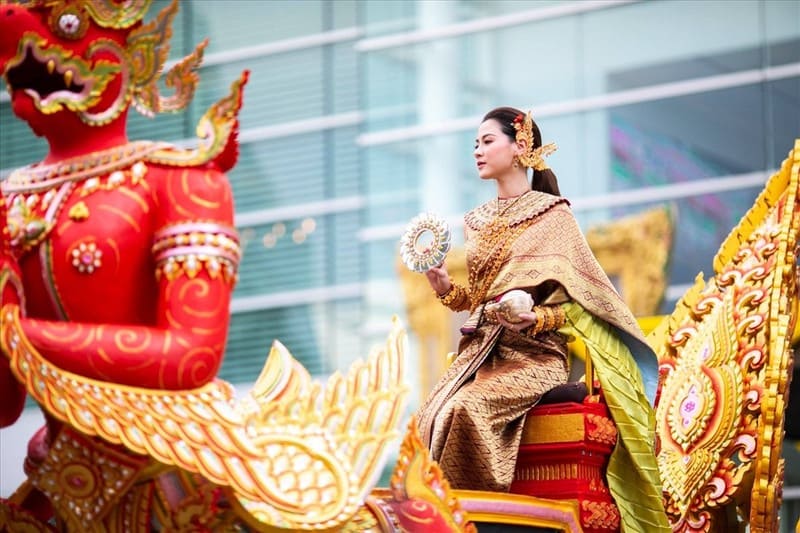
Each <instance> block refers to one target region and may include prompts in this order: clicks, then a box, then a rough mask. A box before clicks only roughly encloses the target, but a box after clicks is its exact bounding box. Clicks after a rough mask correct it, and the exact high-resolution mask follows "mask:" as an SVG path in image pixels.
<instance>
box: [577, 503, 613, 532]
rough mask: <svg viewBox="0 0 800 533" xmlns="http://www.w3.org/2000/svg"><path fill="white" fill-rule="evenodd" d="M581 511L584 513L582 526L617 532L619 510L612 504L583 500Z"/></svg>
mask: <svg viewBox="0 0 800 533" xmlns="http://www.w3.org/2000/svg"><path fill="white" fill-rule="evenodd" d="M581 511H582V512H583V513H584V516H583V525H584V526H587V527H590V528H594V529H606V530H608V531H618V530H619V509H617V506H616V505H614V504H613V503H607V502H593V501H588V500H583V501H582V502H581Z"/></svg>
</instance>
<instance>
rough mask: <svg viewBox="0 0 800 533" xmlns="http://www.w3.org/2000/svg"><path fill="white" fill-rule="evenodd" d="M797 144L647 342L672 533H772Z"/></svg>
mask: <svg viewBox="0 0 800 533" xmlns="http://www.w3.org/2000/svg"><path fill="white" fill-rule="evenodd" d="M798 174H800V141H798V142H797V143H796V145H795V149H794V151H793V152H791V153H790V154H789V158H788V159H787V160H786V161H784V163H783V165H782V167H781V170H780V171H779V172H778V173H777V174H775V175H774V176H773V177H772V178H771V179H770V180H769V182H768V184H767V186H766V188H765V190H764V191H763V192H762V194H761V196H760V197H759V198H758V200H757V201H756V203H755V205H754V206H753V207H752V208H751V209H750V211H749V212H748V213H747V215H746V216H745V217H744V218H743V219H742V221H741V222H740V224H739V225H738V226H737V227H736V228H735V229H734V230H733V231H732V232H731V234H730V236H729V237H728V238H727V239H726V241H725V242H724V243H723V244H722V246H721V248H720V251H719V252H718V254H717V256H716V258H715V261H714V269H715V276H714V277H713V278H712V279H711V280H710V281H709V282H708V283H707V284H706V283H704V282H703V281H702V277H701V276H702V275H701V276H698V280H697V282H696V283H695V286H694V287H693V288H692V289H691V290H690V291H689V292H688V293H687V294H686V295H685V296H684V298H683V299H682V300H681V301H680V302H679V303H678V305H677V307H676V310H675V312H674V313H673V314H672V316H671V317H670V319H669V320H666V321H665V322H663V323H662V325H661V326H660V327H659V328H657V329H656V330H655V331H654V332H653V333H652V334H651V336H650V340H651V344H653V346H654V347H655V348H656V350H657V352H658V354H659V360H660V364H661V373H662V389H661V394H660V401H659V404H658V408H657V428H656V429H657V433H658V435H659V436H660V440H661V449H660V452H659V454H658V464H659V470H660V472H661V478H662V481H663V485H664V497H665V502H666V508H667V512H668V514H669V515H670V519H671V522H672V525H673V530H674V531H687V532H688V531H711V530H714V531H722V530H726V528H732V527H736V524H735V522H736V521H737V520H739V519H737V518H736V516H737V512H738V514H739V515H740V516H742V517H743V518H742V521H745V522H748V521H749V524H750V530H751V531H761V532H772V531H777V528H778V525H777V514H778V508H779V507H780V501H781V499H780V489H781V488H782V482H783V459H781V458H780V454H781V445H782V441H783V413H784V408H785V404H786V400H787V394H788V390H787V389H788V387H787V384H788V380H789V377H790V368H791V363H792V351H791V340H792V331H793V328H794V319H795V317H794V314H795V309H796V305H797V287H796V284H797V282H796V271H795V266H794V265H795V261H796V244H797V235H798V231H799V230H800V209H798V205H797V201H798V198H797V187H798V179H799V176H798ZM741 501H749V503H750V505H749V516H748V509H747V508H744V507H743V508H739V509H737V506H738V505H739V502H741Z"/></svg>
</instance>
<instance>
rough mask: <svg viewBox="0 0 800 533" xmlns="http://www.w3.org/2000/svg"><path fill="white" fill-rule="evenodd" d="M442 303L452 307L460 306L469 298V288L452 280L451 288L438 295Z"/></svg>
mask: <svg viewBox="0 0 800 533" xmlns="http://www.w3.org/2000/svg"><path fill="white" fill-rule="evenodd" d="M437 297H438V298H439V301H440V302H442V305H444V306H447V307H449V308H450V309H455V308H459V307H460V305H461V304H463V302H464V299H465V298H467V289H465V288H464V287H462V286H461V285H458V284H456V283H453V282H452V281H451V282H450V289H449V290H448V291H447V292H445V293H444V294H439V295H437Z"/></svg>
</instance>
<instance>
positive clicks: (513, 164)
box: [511, 156, 519, 168]
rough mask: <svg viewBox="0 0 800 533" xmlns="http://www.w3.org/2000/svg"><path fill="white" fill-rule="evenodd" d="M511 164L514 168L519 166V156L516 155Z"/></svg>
mask: <svg viewBox="0 0 800 533" xmlns="http://www.w3.org/2000/svg"><path fill="white" fill-rule="evenodd" d="M511 166H513V167H514V168H519V157H517V156H514V158H513V159H512V160H511Z"/></svg>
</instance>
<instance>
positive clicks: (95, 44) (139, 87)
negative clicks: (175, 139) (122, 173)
mask: <svg viewBox="0 0 800 533" xmlns="http://www.w3.org/2000/svg"><path fill="white" fill-rule="evenodd" d="M151 1H152V0H123V1H119V2H115V1H112V0H71V1H70V0H17V1H12V2H2V1H1V0H0V72H2V75H3V77H4V78H5V80H6V83H7V86H8V90H9V92H10V94H11V98H12V103H13V104H14V106H15V111H18V108H19V109H21V110H23V114H25V115H30V114H31V113H39V114H43V115H51V114H54V113H57V112H59V111H62V110H68V111H71V112H74V113H76V114H77V115H78V116H79V117H80V118H81V120H82V121H83V122H84V123H86V124H88V125H90V126H101V125H104V124H107V123H109V122H112V121H114V120H116V119H117V118H119V117H120V115H121V114H122V113H123V112H124V111H125V110H126V109H127V108H128V106H129V105H130V104H131V103H133V105H134V106H135V107H136V108H137V109H138V110H139V111H140V112H141V113H143V114H145V115H148V116H152V115H154V114H155V113H158V112H162V111H177V110H180V109H182V108H184V107H185V106H186V105H187V104H188V103H189V101H191V98H192V96H193V95H194V90H195V87H196V85H197V82H198V76H197V74H196V73H195V69H196V68H197V67H198V66H199V64H200V61H201V60H202V54H203V49H204V48H205V46H206V42H203V43H200V44H199V45H198V46H197V47H196V48H195V50H194V51H193V52H192V54H190V55H189V56H188V57H186V58H185V59H183V60H182V61H181V62H179V63H177V64H176V65H175V66H174V67H173V68H172V69H171V70H170V71H169V72H168V73H167V78H166V85H167V86H168V87H171V88H174V91H175V93H174V94H173V95H171V96H170V97H168V98H165V97H163V96H161V95H160V94H159V90H158V86H157V82H158V80H159V77H160V75H161V69H162V68H163V66H164V63H165V62H166V59H167V55H168V53H169V39H170V37H171V36H172V20H173V18H174V17H175V14H176V13H177V11H178V1H177V0H173V1H172V2H171V3H170V5H169V6H167V7H166V8H164V9H163V10H162V11H161V12H160V13H159V14H158V15H157V16H156V18H155V19H153V20H152V21H150V22H147V23H144V22H143V18H144V16H145V14H146V13H147V11H148V9H149V7H150V4H151ZM26 101H30V104H27V103H26ZM17 104H19V105H17ZM31 105H32V106H33V108H34V109H35V111H34V109H29V110H28V112H27V113H26V112H25V111H24V110H25V109H26V106H27V107H28V108H30V107H31ZM18 114H20V113H19V112H18ZM22 118H24V119H29V118H30V117H29V116H22Z"/></svg>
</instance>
